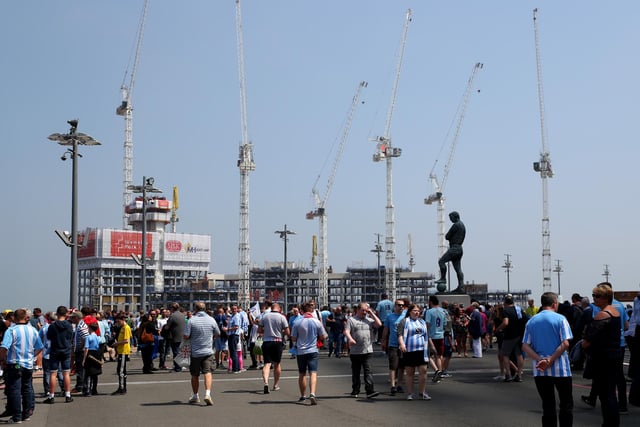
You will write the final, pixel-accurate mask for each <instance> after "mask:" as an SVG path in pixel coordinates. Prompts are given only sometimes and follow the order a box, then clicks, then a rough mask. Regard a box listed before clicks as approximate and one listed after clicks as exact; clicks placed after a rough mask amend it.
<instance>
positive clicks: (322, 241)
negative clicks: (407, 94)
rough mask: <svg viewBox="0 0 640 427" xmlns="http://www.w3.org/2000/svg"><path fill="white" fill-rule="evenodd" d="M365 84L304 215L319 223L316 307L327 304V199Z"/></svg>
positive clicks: (350, 110)
mask: <svg viewBox="0 0 640 427" xmlns="http://www.w3.org/2000/svg"><path fill="white" fill-rule="evenodd" d="M367 85H368V84H367V82H365V81H362V82H360V84H359V85H358V88H357V89H356V93H355V95H354V96H353V99H352V100H351V107H350V108H349V112H348V113H347V118H346V120H345V122H344V127H343V129H342V136H341V138H340V144H339V145H338V149H337V153H336V157H335V159H334V160H333V167H332V169H331V173H330V175H329V178H328V179H327V186H326V188H325V192H324V197H323V198H320V194H318V191H317V189H316V187H315V185H314V187H313V189H312V190H311V192H312V194H313V197H314V201H315V204H316V209H315V210H313V211H311V212H308V213H307V215H306V218H307V219H313V218H316V217H317V218H318V222H319V235H320V237H319V239H318V240H319V242H318V251H317V252H318V256H319V259H318V305H319V306H321V307H322V306H325V305H327V304H328V303H329V273H328V251H327V214H326V210H325V207H326V204H327V200H328V199H329V195H330V194H331V190H332V188H333V183H334V181H335V178H336V172H337V171H338V165H339V164H340V159H341V158H342V152H343V151H344V146H345V143H346V142H347V139H348V137H349V132H350V131H351V124H352V123H353V117H354V116H355V111H356V107H357V106H358V100H359V99H360V94H361V92H362V89H364V88H366V87H367Z"/></svg>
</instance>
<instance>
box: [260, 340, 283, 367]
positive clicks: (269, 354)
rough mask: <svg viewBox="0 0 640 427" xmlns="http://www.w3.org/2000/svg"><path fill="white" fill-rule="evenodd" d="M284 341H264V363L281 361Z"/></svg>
mask: <svg viewBox="0 0 640 427" xmlns="http://www.w3.org/2000/svg"><path fill="white" fill-rule="evenodd" d="M283 348H284V345H283V343H282V341H264V342H263V343H262V355H263V356H264V363H265V364H266V363H280V361H281V360H282V349H283Z"/></svg>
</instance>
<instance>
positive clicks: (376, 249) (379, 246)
mask: <svg viewBox="0 0 640 427" xmlns="http://www.w3.org/2000/svg"><path fill="white" fill-rule="evenodd" d="M374 234H375V235H376V236H377V237H378V241H377V242H376V246H375V247H374V248H373V249H371V252H374V253H375V254H376V255H377V256H378V289H380V288H382V275H381V274H380V253H381V252H384V249H382V245H381V244H380V233H374Z"/></svg>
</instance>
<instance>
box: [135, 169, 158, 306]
mask: <svg viewBox="0 0 640 427" xmlns="http://www.w3.org/2000/svg"><path fill="white" fill-rule="evenodd" d="M153 182H154V179H153V178H151V177H149V178H147V177H146V176H143V177H142V185H128V186H127V190H131V191H132V192H134V193H142V255H141V256H138V255H136V254H131V258H133V260H134V261H135V262H136V264H138V265H139V266H141V267H142V273H141V275H142V279H141V280H140V309H141V310H142V311H144V312H146V311H147V193H162V191H161V190H158V189H157V188H155V187H154V186H153Z"/></svg>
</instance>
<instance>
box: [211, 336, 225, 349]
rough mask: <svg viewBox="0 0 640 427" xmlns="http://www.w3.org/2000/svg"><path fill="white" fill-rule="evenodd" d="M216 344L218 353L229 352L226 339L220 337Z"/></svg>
mask: <svg viewBox="0 0 640 427" xmlns="http://www.w3.org/2000/svg"><path fill="white" fill-rule="evenodd" d="M214 344H215V349H216V351H227V350H229V345H228V343H227V339H226V338H221V337H218V338H216V340H215V342H214Z"/></svg>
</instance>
